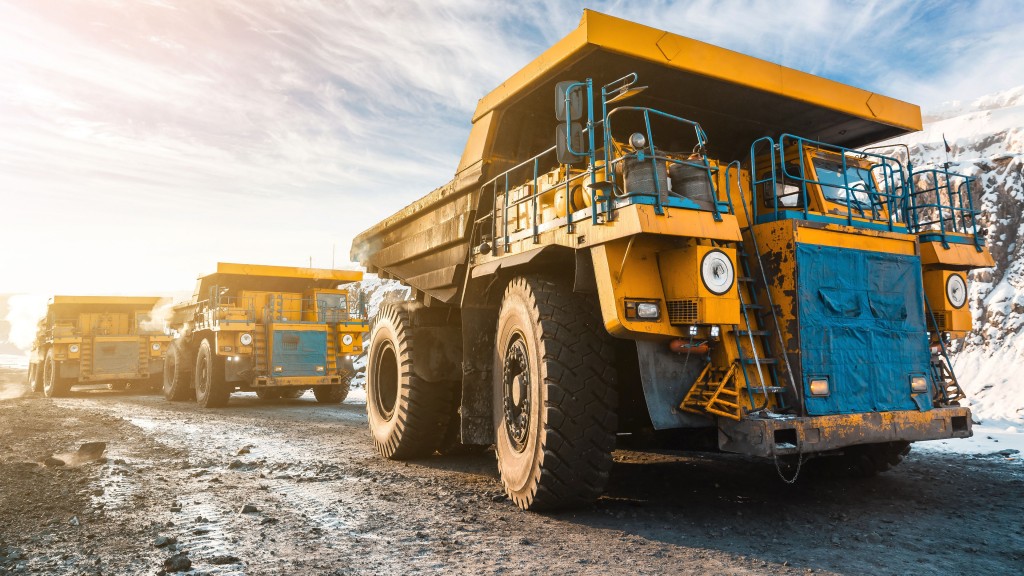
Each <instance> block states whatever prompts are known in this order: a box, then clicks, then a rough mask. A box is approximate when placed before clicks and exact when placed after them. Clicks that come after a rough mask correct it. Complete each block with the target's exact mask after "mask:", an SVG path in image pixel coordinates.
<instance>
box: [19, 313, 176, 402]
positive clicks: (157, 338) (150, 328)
mask: <svg viewBox="0 0 1024 576" xmlns="http://www.w3.org/2000/svg"><path fill="white" fill-rule="evenodd" d="M162 301H166V299H163V298H160V297H156V296H153V297H149V296H54V297H53V298H52V299H51V300H50V302H49V303H48V305H47V308H46V315H45V316H44V317H43V318H42V319H41V320H40V321H39V329H38V331H37V333H36V339H35V342H34V343H33V345H32V351H31V355H30V358H29V370H28V380H29V385H30V387H31V388H32V391H33V392H42V393H43V394H44V395H45V396H47V397H60V396H67V395H68V393H70V392H71V387H72V386H75V385H78V384H101V383H105V384H108V385H110V386H111V387H123V386H125V385H132V386H137V385H139V384H142V385H144V386H148V387H150V388H153V389H158V388H159V387H160V383H161V379H162V374H163V361H164V354H165V353H166V352H167V345H168V343H169V342H170V337H169V336H167V335H166V334H165V333H164V330H163V323H162V322H161V321H160V320H159V318H154V315H153V311H154V309H155V308H156V307H157V306H158V305H159V304H160V303H161V302H162Z"/></svg>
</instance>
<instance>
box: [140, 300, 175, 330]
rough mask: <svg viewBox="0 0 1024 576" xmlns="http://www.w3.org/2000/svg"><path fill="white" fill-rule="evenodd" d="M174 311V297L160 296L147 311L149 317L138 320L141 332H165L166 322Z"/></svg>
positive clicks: (166, 328)
mask: <svg viewBox="0 0 1024 576" xmlns="http://www.w3.org/2000/svg"><path fill="white" fill-rule="evenodd" d="M173 313H174V299H172V298H161V299H160V301H159V302H157V304H156V306H154V307H153V309H152V310H150V311H149V319H148V320H144V321H142V322H139V329H140V330H142V331H143V332H162V333H165V334H166V333H167V330H168V327H167V324H168V322H170V320H171V314H173Z"/></svg>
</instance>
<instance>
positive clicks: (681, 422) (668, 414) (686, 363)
mask: <svg viewBox="0 0 1024 576" xmlns="http://www.w3.org/2000/svg"><path fill="white" fill-rule="evenodd" d="M636 353H637V360H638V362H639V364H640V380H641V382H642V383H643V388H644V399H645V400H646V402H647V412H648V413H649V414H650V417H651V424H653V425H654V429H655V430H669V429H672V428H705V427H708V426H714V425H715V422H714V420H712V419H711V418H710V417H708V416H702V415H700V414H691V413H689V412H683V411H682V410H680V409H679V404H680V403H681V402H682V401H683V397H685V396H686V393H687V392H689V391H690V387H692V386H693V384H694V382H696V381H697V377H698V376H700V373H701V370H702V369H703V368H704V359H703V358H701V357H698V356H690V357H689V358H687V356H686V355H685V354H676V353H674V352H672V351H670V350H669V349H668V344H667V343H665V342H654V341H646V340H637V341H636Z"/></svg>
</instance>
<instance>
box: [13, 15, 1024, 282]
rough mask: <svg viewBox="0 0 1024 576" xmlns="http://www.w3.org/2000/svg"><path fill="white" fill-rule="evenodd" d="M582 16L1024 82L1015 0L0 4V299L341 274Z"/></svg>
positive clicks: (895, 79) (875, 76)
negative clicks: (228, 278)
mask: <svg viewBox="0 0 1024 576" xmlns="http://www.w3.org/2000/svg"><path fill="white" fill-rule="evenodd" d="M584 6H586V7H588V8H592V9H595V10H598V11H601V12H605V13H608V14H612V15H615V16H619V17H622V18H627V19H630V20H635V21H638V22H641V23H644V24H648V25H651V26H654V27H657V28H661V29H665V30H669V31H672V32H675V33H678V34H681V35H683V36H688V37H691V38H696V39H698V40H703V41H705V42H710V43H712V44H716V45H719V46H723V47H726V48H730V49H733V50H736V51H739V52H743V53H747V54H751V55H754V56H757V57H760V58H764V59H766V60H770V61H773V62H777V63H780V64H783V65H786V66H789V67H792V68H797V69H800V70H804V71H807V72H811V73H814V74H818V75H822V76H825V77H828V78H832V79H835V80H839V81H842V82H846V83H849V84H853V85H855V86H858V87H861V88H864V89H867V90H871V91H875V92H880V93H882V94H885V95H888V96H892V97H896V98H899V99H901V100H906V101H909V102H914V103H917V104H920V105H922V106H923V107H924V108H925V109H926V110H927V109H929V108H938V107H941V106H943V103H944V102H948V101H954V100H963V101H969V100H971V99H973V98H976V97H978V96H981V95H984V94H988V93H991V92H995V91H998V90H1003V89H1006V88H1010V87H1013V86H1016V85H1019V84H1021V83H1024V50H1020V48H1019V45H1020V38H1019V36H1020V34H1021V31H1022V30H1024V16H1022V13H1024V11H1022V10H1021V9H1020V4H1019V3H1018V2H1013V1H990V2H965V1H957V2H942V1H927V2H899V1H886V2H873V1H862V2H839V1H826V0H813V1H793V2H778V1H766V2H759V1H751V2H743V1H738V0H708V1H704V0H694V1H689V2H658V1H645V2H636V1H623V2H587V3H586V4H584V3H581V2H574V1H564V2H562V1H558V0H548V1H547V2H536V1H530V0H523V1H517V2H502V1H497V0H495V1H489V0H391V1H384V0H359V1H356V2H345V1H330V2H328V1H323V2H318V1H315V0H304V1H294V2H290V1H284V0H277V1H271V0H148V1H143V0H138V1H129V0H16V1H8V0H0V294H4V293H32V294H54V293H62V294H69V293H87V294H104V293H109V294H148V293H152V294H166V293H175V292H183V291H185V292H187V291H190V290H191V287H192V284H193V283H194V280H195V278H196V276H198V275H199V274H202V273H207V272H210V271H212V270H213V268H214V266H215V262H217V261H218V260H220V261H234V262H254V263H267V264H281V265H296V266H305V265H309V264H310V263H312V264H313V265H314V266H317V267H329V266H331V265H332V262H333V264H334V265H336V266H339V267H342V266H345V267H348V266H352V265H351V264H349V263H348V255H349V245H350V242H351V239H352V237H353V236H355V235H356V234H357V233H358V232H360V231H361V230H363V229H365V228H367V227H369V226H370V225H372V224H374V223H376V222H377V221H379V220H380V219H382V218H384V217H386V216H388V215H390V214H392V213H393V212H395V211H396V210H398V209H400V208H402V207H403V206H405V205H406V204H408V203H409V202H411V201H412V200H414V199H416V198H418V197H419V196H422V195H423V194H425V193H427V192H429V191H430V190H432V189H433V188H435V187H437V186H439V185H442V184H444V183H446V182H447V181H448V180H449V179H450V178H451V177H452V175H453V172H454V169H455V167H456V164H457V163H458V158H459V156H460V155H461V152H462V147H463V145H464V143H465V138H466V136H467V134H468V132H469V125H470V118H471V116H472V112H473V109H474V107H475V105H476V102H477V100H478V99H479V98H480V97H482V96H483V95H485V94H486V93H487V92H489V91H490V90H492V89H493V88H495V87H496V86H497V85H499V84H500V83H501V82H502V81H503V80H505V79H506V78H507V77H508V76H510V75H511V74H513V73H514V72H515V71H517V70H518V69H520V68H521V67H522V66H524V65H526V64H527V63H528V62H530V61H531V60H533V59H534V58H535V57H536V56H537V55H539V54H540V53H541V52H542V51H543V50H545V49H546V48H547V47H549V46H550V45H551V44H553V43H554V42H555V41H557V40H558V39H559V38H561V37H562V36H564V35H565V34H567V33H569V32H570V31H571V30H572V29H574V28H575V27H576V26H577V24H578V23H579V19H580V16H581V14H582V10H583V8H584Z"/></svg>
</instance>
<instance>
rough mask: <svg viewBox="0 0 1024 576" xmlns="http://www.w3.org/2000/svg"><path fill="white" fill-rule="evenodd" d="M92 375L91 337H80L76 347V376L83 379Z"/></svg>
mask: <svg viewBox="0 0 1024 576" xmlns="http://www.w3.org/2000/svg"><path fill="white" fill-rule="evenodd" d="M89 376H92V338H82V343H81V344H80V345H79V348H78V378H79V380H85V379H86V378H88V377H89Z"/></svg>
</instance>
